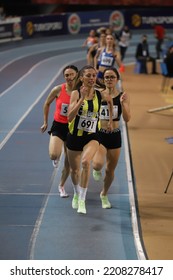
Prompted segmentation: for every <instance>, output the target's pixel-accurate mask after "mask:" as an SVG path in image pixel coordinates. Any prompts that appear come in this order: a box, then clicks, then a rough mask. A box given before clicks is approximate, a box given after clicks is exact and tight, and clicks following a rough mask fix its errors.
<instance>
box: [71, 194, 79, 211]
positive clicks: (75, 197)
mask: <svg viewBox="0 0 173 280" xmlns="http://www.w3.org/2000/svg"><path fill="white" fill-rule="evenodd" d="M72 208H73V209H78V194H74V196H73V199H72Z"/></svg>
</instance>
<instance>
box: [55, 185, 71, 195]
mask: <svg viewBox="0 0 173 280" xmlns="http://www.w3.org/2000/svg"><path fill="white" fill-rule="evenodd" d="M58 190H59V195H60V197H63V198H64V197H69V195H68V193H66V191H65V188H64V187H60V186H59V187H58Z"/></svg>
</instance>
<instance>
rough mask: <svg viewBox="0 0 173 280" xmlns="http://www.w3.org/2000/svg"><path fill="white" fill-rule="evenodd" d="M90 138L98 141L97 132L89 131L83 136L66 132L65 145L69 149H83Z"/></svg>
mask: <svg viewBox="0 0 173 280" xmlns="http://www.w3.org/2000/svg"><path fill="white" fill-rule="evenodd" d="M91 140H96V141H98V142H99V135H98V133H91V134H87V135H85V136H76V135H72V134H71V133H68V135H67V143H66V146H67V148H68V149H69V150H73V151H83V148H84V146H85V145H86V144H88V143H89V142H90V141H91Z"/></svg>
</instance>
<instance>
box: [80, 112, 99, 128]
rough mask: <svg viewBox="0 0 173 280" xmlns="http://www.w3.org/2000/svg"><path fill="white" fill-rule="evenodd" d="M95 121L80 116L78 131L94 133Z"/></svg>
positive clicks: (94, 119)
mask: <svg viewBox="0 0 173 280" xmlns="http://www.w3.org/2000/svg"><path fill="white" fill-rule="evenodd" d="M96 127H97V119H96V118H88V117H85V116H81V117H80V119H79V123H78V129H81V130H84V131H86V132H96Z"/></svg>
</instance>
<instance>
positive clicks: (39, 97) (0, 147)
mask: <svg viewBox="0 0 173 280" xmlns="http://www.w3.org/2000/svg"><path fill="white" fill-rule="evenodd" d="M49 59H50V58H49ZM49 59H46V60H49ZM46 60H45V61H46ZM45 61H44V62H45ZM77 61H78V60H74V61H70V62H68V63H66V64H64V65H63V66H61V67H60V69H59V71H58V73H57V74H56V75H55V76H54V77H53V78H52V80H51V81H50V83H49V84H48V85H47V86H46V88H45V89H44V90H43V91H42V92H41V94H40V95H39V96H38V98H37V99H36V100H35V101H34V102H33V103H32V105H31V106H30V107H29V108H28V110H27V111H26V112H25V114H24V115H23V116H22V117H21V118H20V119H19V121H18V122H17V123H16V125H15V126H14V127H13V128H12V129H11V130H10V131H9V133H8V134H7V136H6V137H5V138H4V139H3V141H2V142H1V143H0V150H1V149H2V148H3V146H4V145H5V144H6V143H7V141H8V140H9V139H10V137H11V136H12V135H13V133H14V132H15V130H16V129H17V128H18V126H19V125H20V124H21V123H22V121H23V120H24V119H25V118H26V117H27V116H28V114H29V113H30V112H31V111H32V109H33V108H34V106H35V105H36V104H37V103H38V102H39V101H40V99H41V98H42V96H43V95H44V94H45V93H46V91H47V90H48V89H49V87H50V86H51V84H53V83H54V82H55V81H56V79H57V77H58V76H59V75H60V74H61V73H62V70H63V69H64V67H65V66H66V65H68V64H72V63H76V62H77ZM79 61H81V59H79ZM42 62H43V61H42ZM39 64H41V62H39ZM37 66H38V65H37ZM35 67H36V65H35V66H34V67H32V70H33V69H34V68H35ZM30 72H31V69H30V71H29V72H28V73H30ZM27 75H28V74H27ZM22 79H23V77H22V78H21V79H20V81H21V80H22ZM16 83H18V81H17V82H16ZM16 83H15V84H16ZM13 86H14V84H13V85H12V87H13ZM8 90H9V89H8Z"/></svg>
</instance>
